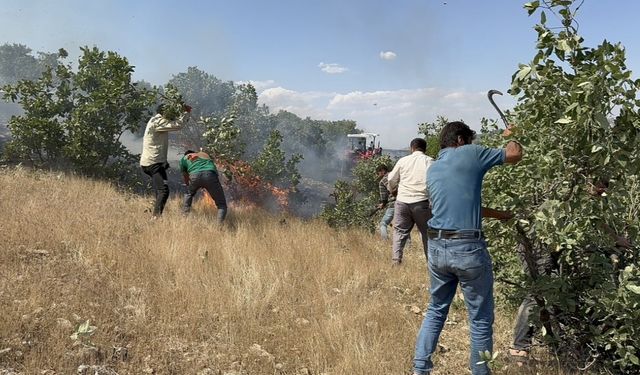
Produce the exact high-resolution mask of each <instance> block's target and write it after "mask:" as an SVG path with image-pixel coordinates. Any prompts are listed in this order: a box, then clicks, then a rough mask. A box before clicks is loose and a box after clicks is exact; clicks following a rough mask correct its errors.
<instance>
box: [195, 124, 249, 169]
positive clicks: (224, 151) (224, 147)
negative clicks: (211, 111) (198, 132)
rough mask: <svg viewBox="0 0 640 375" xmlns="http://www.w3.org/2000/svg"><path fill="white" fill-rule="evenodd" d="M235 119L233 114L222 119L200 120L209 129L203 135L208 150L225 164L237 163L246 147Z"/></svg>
mask: <svg viewBox="0 0 640 375" xmlns="http://www.w3.org/2000/svg"><path fill="white" fill-rule="evenodd" d="M235 119H236V116H235V114H234V113H231V114H229V115H227V116H225V117H222V118H221V119H217V118H214V117H201V118H200V120H199V123H200V124H201V125H202V126H203V127H206V128H207V131H206V132H205V133H204V134H203V137H204V138H205V140H206V144H207V145H206V149H207V150H208V151H209V152H210V153H211V154H212V155H214V157H215V158H216V160H217V161H219V162H221V163H224V164H233V163H235V162H236V161H237V160H239V159H240V158H241V157H242V155H243V153H244V148H245V145H244V143H242V141H241V140H240V129H239V128H238V127H237V126H236V124H235Z"/></svg>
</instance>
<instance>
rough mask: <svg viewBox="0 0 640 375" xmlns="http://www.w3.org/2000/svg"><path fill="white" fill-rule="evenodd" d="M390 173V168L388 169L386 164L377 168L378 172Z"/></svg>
mask: <svg viewBox="0 0 640 375" xmlns="http://www.w3.org/2000/svg"><path fill="white" fill-rule="evenodd" d="M382 171H385V172H389V167H387V165H386V164H380V165H379V166H377V167H376V172H382Z"/></svg>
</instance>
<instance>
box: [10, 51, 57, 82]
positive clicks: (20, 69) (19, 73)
mask: <svg viewBox="0 0 640 375" xmlns="http://www.w3.org/2000/svg"><path fill="white" fill-rule="evenodd" d="M32 52H33V51H32V50H31V48H29V47H27V46H25V45H23V44H15V43H14V44H8V43H6V44H3V45H2V46H0V86H1V85H7V84H15V83H17V82H18V81H21V80H35V79H37V78H39V77H40V75H41V74H42V73H43V72H44V70H45V69H46V67H51V68H55V67H56V66H57V64H58V55H59V53H46V52H38V53H37V56H34V55H33V53H32Z"/></svg>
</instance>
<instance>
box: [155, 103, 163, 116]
mask: <svg viewBox="0 0 640 375" xmlns="http://www.w3.org/2000/svg"><path fill="white" fill-rule="evenodd" d="M156 113H158V114H161V115H162V114H164V104H158V107H157V108H156Z"/></svg>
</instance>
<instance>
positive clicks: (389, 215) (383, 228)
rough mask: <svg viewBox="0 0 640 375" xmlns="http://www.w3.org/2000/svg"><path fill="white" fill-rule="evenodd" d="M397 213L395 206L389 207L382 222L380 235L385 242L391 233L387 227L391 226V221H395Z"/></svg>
mask: <svg viewBox="0 0 640 375" xmlns="http://www.w3.org/2000/svg"><path fill="white" fill-rule="evenodd" d="M395 212H396V209H395V207H394V206H393V204H392V205H390V206H387V209H386V210H385V211H384V215H383V216H382V219H381V220H380V235H381V236H382V238H383V239H385V240H386V239H387V238H389V231H388V230H387V227H388V226H389V224H391V221H393V214H394V213H395Z"/></svg>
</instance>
